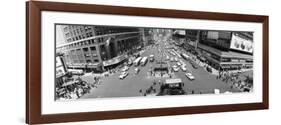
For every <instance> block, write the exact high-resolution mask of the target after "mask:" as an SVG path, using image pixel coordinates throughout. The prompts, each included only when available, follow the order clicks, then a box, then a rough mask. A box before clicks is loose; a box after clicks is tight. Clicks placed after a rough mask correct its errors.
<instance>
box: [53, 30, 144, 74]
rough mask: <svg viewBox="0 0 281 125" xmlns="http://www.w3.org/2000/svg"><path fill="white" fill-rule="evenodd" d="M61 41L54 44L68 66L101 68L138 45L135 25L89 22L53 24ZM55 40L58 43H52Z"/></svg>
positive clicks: (89, 69) (112, 64)
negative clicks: (60, 35) (91, 23)
mask: <svg viewBox="0 0 281 125" xmlns="http://www.w3.org/2000/svg"><path fill="white" fill-rule="evenodd" d="M57 28H61V31H62V34H63V37H64V43H63V44H60V45H57V46H56V51H57V53H58V52H59V53H63V54H64V57H65V60H66V65H67V66H68V68H77V69H85V70H88V71H97V72H99V71H103V70H104V69H107V68H110V67H114V66H116V65H118V64H119V63H121V62H122V61H124V60H125V59H126V57H127V54H128V53H130V52H131V51H132V49H133V48H136V47H138V46H139V45H140V39H141V32H140V30H139V29H138V28H131V27H114V26H90V25H57ZM56 43H58V42H56Z"/></svg>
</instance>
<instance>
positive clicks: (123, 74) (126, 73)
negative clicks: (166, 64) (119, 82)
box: [119, 72, 129, 79]
mask: <svg viewBox="0 0 281 125" xmlns="http://www.w3.org/2000/svg"><path fill="white" fill-rule="evenodd" d="M128 75H129V73H128V72H122V73H121V74H120V76H119V78H120V79H124V78H126V77H127V76H128Z"/></svg>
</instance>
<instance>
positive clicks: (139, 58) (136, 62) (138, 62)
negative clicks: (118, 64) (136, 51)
mask: <svg viewBox="0 0 281 125" xmlns="http://www.w3.org/2000/svg"><path fill="white" fill-rule="evenodd" d="M141 59H142V57H138V58H137V59H136V60H135V61H134V65H135V66H138V65H139V64H140V61H141Z"/></svg>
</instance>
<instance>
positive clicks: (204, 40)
mask: <svg viewBox="0 0 281 125" xmlns="http://www.w3.org/2000/svg"><path fill="white" fill-rule="evenodd" d="M197 44H198V52H199V53H200V55H201V58H200V59H202V60H204V61H206V62H207V63H209V64H210V65H211V66H212V67H214V68H216V69H220V70H225V69H230V70H231V69H241V68H252V66H253V33H251V32H230V31H200V37H199V42H198V43H197Z"/></svg>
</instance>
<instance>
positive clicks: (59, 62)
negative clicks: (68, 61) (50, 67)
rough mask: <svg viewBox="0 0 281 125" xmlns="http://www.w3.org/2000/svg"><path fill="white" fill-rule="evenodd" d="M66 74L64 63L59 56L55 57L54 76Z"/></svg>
mask: <svg viewBox="0 0 281 125" xmlns="http://www.w3.org/2000/svg"><path fill="white" fill-rule="evenodd" d="M65 74H66V70H65V65H64V63H63V62H62V59H61V57H59V56H58V57H56V78H58V77H61V76H63V75H65Z"/></svg>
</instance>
